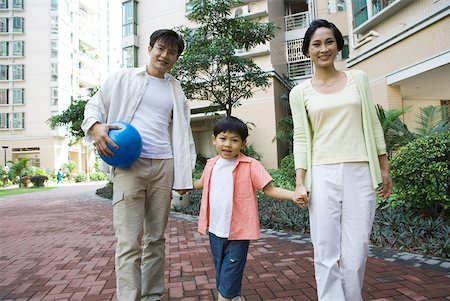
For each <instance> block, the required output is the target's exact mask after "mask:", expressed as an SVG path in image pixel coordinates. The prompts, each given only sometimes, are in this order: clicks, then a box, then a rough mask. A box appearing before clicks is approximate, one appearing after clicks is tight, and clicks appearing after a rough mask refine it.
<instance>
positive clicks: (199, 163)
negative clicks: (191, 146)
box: [192, 154, 207, 181]
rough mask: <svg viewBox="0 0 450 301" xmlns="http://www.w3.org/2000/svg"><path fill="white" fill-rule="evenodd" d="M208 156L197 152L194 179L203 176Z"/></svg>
mask: <svg viewBox="0 0 450 301" xmlns="http://www.w3.org/2000/svg"><path fill="white" fill-rule="evenodd" d="M206 160H207V159H206V158H205V157H203V156H202V155H200V154H197V160H196V161H195V169H194V172H193V173H192V179H193V180H194V181H195V180H198V179H200V178H201V177H202V173H203V169H204V168H205V165H206Z"/></svg>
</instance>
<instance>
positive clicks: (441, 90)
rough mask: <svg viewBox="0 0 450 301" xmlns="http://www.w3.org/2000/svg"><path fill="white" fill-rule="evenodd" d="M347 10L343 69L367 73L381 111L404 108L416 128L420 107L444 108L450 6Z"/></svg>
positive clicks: (385, 4)
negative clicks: (347, 55) (347, 51)
mask: <svg viewBox="0 0 450 301" xmlns="http://www.w3.org/2000/svg"><path fill="white" fill-rule="evenodd" d="M364 2H365V3H363V4H364V6H363V7H360V8H359V10H358V11H357V10H356V8H355V7H351V10H349V13H348V24H349V26H348V27H349V29H348V30H349V31H350V32H352V35H351V41H350V43H351V49H352V50H351V51H350V58H349V59H348V60H347V67H348V68H356V69H362V70H364V71H366V72H367V73H368V76H369V79H370V82H371V86H372V92H373V95H374V99H375V101H376V102H377V103H379V104H381V105H382V106H383V107H384V108H385V109H392V108H407V109H408V112H407V113H406V114H405V116H404V117H403V121H404V122H405V123H406V124H407V125H408V127H409V129H410V130H414V129H415V127H416V124H415V122H416V120H417V115H418V113H419V111H420V108H421V107H425V106H428V105H434V106H435V105H449V99H450V85H449V82H450V18H449V15H450V1H449V0H437V1H436V0H414V1H408V0H400V1H399V0H397V1H364Z"/></svg>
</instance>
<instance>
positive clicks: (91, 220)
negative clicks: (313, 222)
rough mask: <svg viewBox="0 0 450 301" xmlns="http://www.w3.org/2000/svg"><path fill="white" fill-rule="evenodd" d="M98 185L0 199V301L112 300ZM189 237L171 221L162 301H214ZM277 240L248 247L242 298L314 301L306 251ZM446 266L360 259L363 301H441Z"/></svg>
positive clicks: (204, 262) (108, 240) (448, 294)
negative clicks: (363, 267) (363, 265)
mask: <svg viewBox="0 0 450 301" xmlns="http://www.w3.org/2000/svg"><path fill="white" fill-rule="evenodd" d="M98 187H101V185H100V186H99V184H78V185H72V186H64V187H61V188H58V189H54V190H50V191H45V192H36V193H32V194H24V195H19V196H10V197H7V198H0V300H116V298H115V277H114V236H113V231H112V217H111V216H112V210H111V205H110V204H109V202H107V201H101V200H100V199H99V198H97V197H96V196H95V195H94V193H93V192H94V191H95V189H96V188H98ZM195 230H196V224H195V222H192V221H188V220H186V219H182V218H179V217H178V216H176V215H172V217H171V219H170V223H169V226H168V229H167V260H166V292H167V293H166V294H165V295H164V297H163V300H186V301H188V300H214V298H215V297H214V296H215V295H214V287H215V284H214V283H215V280H214V271H213V265H212V261H211V257H210V255H209V252H208V241H207V239H206V237H203V236H201V235H199V234H198V233H197V232H196V231H195ZM267 233H268V234H270V231H269V232H266V234H267ZM279 236H280V235H278V236H277V235H271V234H270V235H264V238H263V239H261V240H259V241H257V242H253V243H252V244H251V247H250V254H249V258H248V263H247V266H246V270H245V277H244V278H245V279H244V282H243V291H242V295H243V296H244V297H245V298H243V299H244V300H246V301H250V300H265V301H266V300H315V299H316V294H315V283H314V273H313V265H312V248H311V246H310V244H309V243H304V241H302V240H301V239H300V240H299V239H295V237H294V239H292V241H290V240H289V239H285V238H284V237H281V238H280V237H279ZM447 264H448V263H445V262H444V264H443V265H440V267H441V268H440V271H437V270H433V269H428V268H419V267H414V266H413V265H409V264H403V263H399V262H390V261H387V260H384V259H379V258H370V259H369V261H368V265H367V273H366V278H365V284H364V290H363V292H364V299H365V300H378V301H381V300H447V301H448V300H450V279H449V278H450V277H449V276H450V269H448V268H445V267H448V265H447ZM442 267H444V268H442Z"/></svg>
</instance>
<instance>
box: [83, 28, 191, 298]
mask: <svg viewBox="0 0 450 301" xmlns="http://www.w3.org/2000/svg"><path fill="white" fill-rule="evenodd" d="M183 50H184V42H183V39H182V38H181V37H180V36H179V35H178V34H177V33H176V32H174V31H172V30H166V29H163V30H157V31H155V32H154V33H153V34H152V35H151V36H150V45H149V47H148V54H149V56H150V62H149V64H148V65H147V66H143V67H140V68H130V69H122V70H120V71H118V72H116V73H113V74H112V75H111V76H109V78H108V79H107V80H106V82H105V83H104V84H103V86H102V87H101V88H100V90H99V91H98V92H97V93H96V94H95V95H94V96H93V97H92V99H91V100H90V101H89V102H88V103H87V105H86V108H85V112H84V121H83V124H82V128H83V130H84V131H85V133H86V137H85V140H86V142H92V141H95V144H96V147H97V150H98V152H99V153H100V154H102V155H104V156H112V155H113V154H114V152H113V151H112V150H110V149H109V148H108V147H107V143H109V144H111V146H113V147H114V148H117V145H116V144H115V143H114V142H113V141H112V140H111V139H110V138H109V137H108V131H109V130H110V129H114V128H118V126H115V125H111V123H113V122H116V121H125V122H129V123H131V124H132V125H133V126H134V127H135V128H136V129H137V130H138V131H139V133H140V134H141V137H142V142H143V143H142V145H143V147H142V153H141V156H140V158H139V159H138V160H137V161H136V162H135V163H133V164H132V165H131V166H130V167H128V168H113V167H111V166H109V167H108V172H109V173H110V174H111V176H112V179H113V183H114V193H113V221H114V230H115V235H116V240H117V247H116V279H117V280H116V282H117V298H118V300H119V301H124V300H133V301H135V300H146V301H154V300H160V298H161V295H162V293H163V291H164V248H165V239H164V232H165V228H166V225H167V220H168V216H169V212H170V201H171V195H172V189H174V190H176V191H177V192H178V193H180V194H184V193H186V191H187V190H188V189H191V188H192V170H193V169H194V166H195V147H194V141H193V139H192V132H191V128H190V108H189V104H188V102H187V100H186V97H185V95H184V93H183V91H182V89H181V85H180V83H179V82H178V81H177V80H176V79H175V78H173V77H172V76H170V75H169V74H167V72H168V71H169V70H170V69H171V68H172V66H173V65H174V64H175V63H176V61H177V60H178V58H179V57H180V54H181V53H182V52H183ZM103 163H104V162H103ZM142 237H144V244H143V247H142V248H141V239H142Z"/></svg>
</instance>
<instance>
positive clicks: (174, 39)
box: [149, 29, 184, 56]
mask: <svg viewBox="0 0 450 301" xmlns="http://www.w3.org/2000/svg"><path fill="white" fill-rule="evenodd" d="M156 42H161V44H164V45H170V46H176V47H177V48H178V56H180V55H181V53H182V52H183V50H184V40H183V38H182V37H181V35H179V34H178V33H177V32H175V31H173V30H171V29H159V30H157V31H155V32H154V33H152V35H151V36H150V44H149V45H150V47H153V46H154V45H155V43H156Z"/></svg>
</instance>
